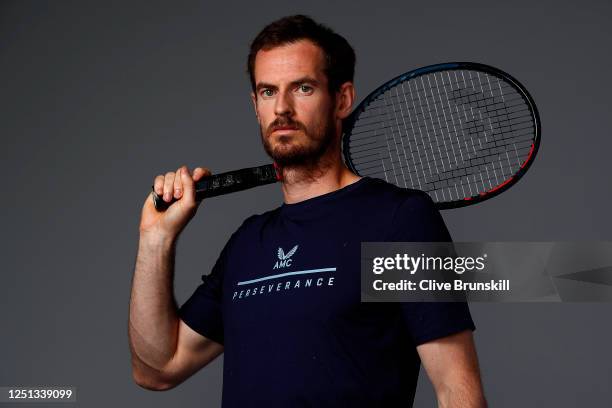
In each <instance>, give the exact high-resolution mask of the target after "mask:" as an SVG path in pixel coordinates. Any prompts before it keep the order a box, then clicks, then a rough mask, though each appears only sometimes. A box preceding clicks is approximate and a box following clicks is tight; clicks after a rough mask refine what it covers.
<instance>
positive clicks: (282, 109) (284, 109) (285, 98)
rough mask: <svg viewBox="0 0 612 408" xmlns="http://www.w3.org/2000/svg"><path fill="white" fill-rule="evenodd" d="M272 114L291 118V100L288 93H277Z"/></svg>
mask: <svg viewBox="0 0 612 408" xmlns="http://www.w3.org/2000/svg"><path fill="white" fill-rule="evenodd" d="M274 113H275V114H276V115H278V116H291V115H292V114H293V99H292V98H291V95H290V93H287V92H279V93H278V94H277V96H276V100H275V104H274Z"/></svg>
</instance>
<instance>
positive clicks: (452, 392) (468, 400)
mask: <svg viewBox="0 0 612 408" xmlns="http://www.w3.org/2000/svg"><path fill="white" fill-rule="evenodd" d="M436 394H437V398H438V407H439V408H486V407H487V402H486V400H485V398H484V393H483V391H482V386H481V384H480V381H478V380H477V379H473V380H468V381H465V380H463V381H461V380H458V381H455V382H454V383H452V384H449V385H447V386H443V387H440V389H439V390H436Z"/></svg>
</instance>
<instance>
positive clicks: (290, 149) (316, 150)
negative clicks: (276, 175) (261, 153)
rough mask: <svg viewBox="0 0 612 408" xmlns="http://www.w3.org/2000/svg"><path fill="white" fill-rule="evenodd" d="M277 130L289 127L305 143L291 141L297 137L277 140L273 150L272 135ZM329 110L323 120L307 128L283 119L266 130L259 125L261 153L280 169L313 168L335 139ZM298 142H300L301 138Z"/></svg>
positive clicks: (278, 119) (332, 120) (291, 120)
mask: <svg viewBox="0 0 612 408" xmlns="http://www.w3.org/2000/svg"><path fill="white" fill-rule="evenodd" d="M279 127H292V128H294V129H296V130H297V131H299V132H300V133H303V136H305V139H306V140H305V141H304V142H303V143H300V142H301V140H297V141H296V140H295V139H296V138H297V136H293V135H292V136H280V137H279V138H278V141H277V143H276V144H275V145H274V146H273V145H272V142H271V139H272V136H271V135H272V133H273V132H274V130H276V129H277V128H279ZM335 131H336V129H335V126H334V115H333V110H332V109H330V111H329V112H328V113H327V115H326V117H325V118H324V120H323V121H322V122H321V123H320V124H317V125H314V126H312V127H311V128H308V127H306V126H305V125H304V124H303V123H301V122H299V121H295V120H293V119H291V118H289V117H287V116H280V117H278V118H276V119H275V120H274V121H273V122H272V123H270V125H269V126H268V127H267V129H265V130H264V129H263V127H262V126H261V125H260V133H261V141H262V143H263V147H264V150H265V151H266V153H267V154H268V156H270V158H272V160H274V162H275V163H276V164H278V165H279V166H280V167H287V168H291V167H317V165H319V164H320V162H321V159H322V158H323V157H324V156H325V154H326V152H327V151H328V149H329V147H330V146H331V145H332V142H333V141H334V139H335V133H336V132H335ZM300 139H302V140H303V139H304V137H301V138H300Z"/></svg>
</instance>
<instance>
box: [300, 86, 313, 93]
mask: <svg viewBox="0 0 612 408" xmlns="http://www.w3.org/2000/svg"><path fill="white" fill-rule="evenodd" d="M298 90H299V91H300V92H301V93H305V94H309V93H312V91H313V90H314V89H313V87H312V86H310V85H300V86H299V88H298Z"/></svg>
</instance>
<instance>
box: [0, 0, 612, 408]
mask: <svg viewBox="0 0 612 408" xmlns="http://www.w3.org/2000/svg"><path fill="white" fill-rule="evenodd" d="M297 12H301V13H306V14H310V15H312V16H313V17H315V18H317V19H319V20H320V21H322V22H324V23H327V24H329V25H330V26H332V27H333V28H334V29H336V30H337V31H339V32H340V33H342V34H343V35H345V36H346V37H347V38H348V39H349V41H350V42H351V43H352V44H353V46H354V47H355V49H356V51H357V54H358V66H357V74H356V85H357V90H358V100H361V99H362V98H363V97H364V96H365V95H366V94H367V93H368V92H369V91H371V90H372V89H373V88H374V87H376V86H377V85H379V84H380V83H381V82H383V81H385V80H387V79H389V78H391V77H393V76H395V75H397V74H399V73H401V72H403V71H407V70H410V69H414V68H417V67H420V66H424V65H428V64H432V63H437V62H444V61H452V60H468V61H469V60H472V61H477V62H482V63H486V64H490V65H493V66H497V67H500V68H502V69H504V70H506V71H508V72H510V73H511V74H512V75H514V76H515V77H517V78H518V79H519V80H520V81H521V82H523V83H524V84H525V86H526V87H527V88H528V89H529V90H530V91H531V93H532V95H533V97H534V98H535V100H536V102H537V104H538V106H539V108H540V114H541V118H542V123H543V127H542V129H543V140H542V147H541V150H540V153H539V157H538V158H537V159H536V161H535V164H534V166H533V167H532V169H531V170H530V172H529V173H528V174H527V176H526V177H525V178H524V179H523V180H521V181H520V182H519V183H518V184H517V185H516V186H515V187H513V188H512V189H511V190H509V191H508V192H506V193H504V194H503V195H501V196H499V197H496V198H494V199H492V200H489V201H487V202H485V203H482V204H479V205H477V206H473V207H468V208H463V209H458V210H451V211H446V212H444V213H443V216H444V219H445V220H446V222H447V225H448V227H449V229H450V231H451V234H452V236H453V238H454V239H455V240H457V241H485V240H489V241H588V240H610V239H611V238H612V235H611V231H612V221H611V219H610V216H609V205H610V204H609V202H610V199H611V198H612V194H611V189H610V183H609V176H610V170H609V157H610V149H611V148H612V141H611V140H612V139H611V138H610V129H611V128H612V119H611V115H610V111H611V108H612V106H611V105H612V104H611V103H610V95H611V94H612V84H610V82H609V81H608V78H609V70H610V68H609V67H610V62H611V55H610V52H609V51H608V49H609V46H610V43H611V39H612V35H611V34H612V26H611V25H610V24H609V21H610V19H611V18H612V3H609V2H606V1H603V0H602V1H582V2H580V3H579V4H578V3H575V4H574V3H569V2H566V3H563V2H558V1H556V2H554V1H550V2H545V3H544V2H542V3H538V2H534V1H522V2H516V1H513V2H504V3H501V2H496V1H490V0H489V1H478V2H470V1H448V0H441V1H435V2H408V1H401V2H400V1H398V2H388V1H384V0H379V1H376V2H371V1H351V2H346V3H340V2H333V1H310V2H308V3H304V4H302V5H299V6H298V5H292V4H290V2H286V1H282V2H281V1H278V2H252V3H246V2H244V3H239V2H232V1H225V2H220V3H214V4H213V3H212V2H203V1H202V2H195V1H191V2H185V1H177V2H160V1H155V2H153V1H138V2H134V1H125V2H118V1H117V2H113V1H104V2H86V1H72V2H68V1H53V2H51V1H49V2H43V1H7V0H4V1H2V2H0V73H1V75H0V117H1V120H0V135H1V137H2V148H1V150H0V154H1V157H2V161H1V168H2V181H3V185H2V200H1V201H0V203H1V206H2V211H1V212H0V217H2V224H1V225H2V246H1V248H2V255H1V256H2V283H1V284H0V296H1V299H2V300H1V302H2V303H1V304H2V307H1V308H0V321H1V322H2V327H1V328H0V346H1V347H0V386H9V385H69V386H76V387H77V403H76V404H73V406H75V405H76V406H82V407H108V406H149V407H166V406H181V407H202V406H212V407H214V406H219V404H220V400H221V387H222V364H223V359H222V358H219V359H218V360H216V361H215V362H214V363H212V364H211V365H210V366H209V367H207V368H205V369H204V370H202V371H200V372H199V373H197V374H196V375H195V376H193V377H192V378H190V379H189V380H187V381H186V382H185V383H183V384H182V385H180V386H179V387H178V388H175V389H173V390H170V391H167V392H163V393H160V392H152V391H147V390H144V389H141V388H139V387H138V386H137V385H135V384H134V383H133V382H132V379H131V371H130V362H129V349H128V341H127V313H128V302H129V294H130V285H131V278H132V270H133V264H134V259H135V254H136V248H137V240H138V220H139V213H140V208H141V205H142V202H143V200H144V199H145V196H146V195H147V194H148V192H149V188H150V185H151V183H152V180H153V178H154V176H155V175H157V174H158V173H161V172H165V171H168V170H174V169H176V168H177V167H178V166H180V165H182V164H187V165H188V166H190V167H193V166H195V165H204V166H207V167H209V168H211V169H212V170H213V171H226V170H231V169H235V168H241V167H247V166H250V165H258V164H263V163H266V162H267V160H266V157H265V154H264V153H263V150H262V148H261V147H260V141H259V134H258V129H257V124H256V121H255V118H254V114H253V111H252V106H251V101H250V99H249V96H248V92H249V88H248V81H247V77H246V74H245V58H246V54H247V48H248V44H249V41H250V40H251V39H252V37H253V36H254V35H255V34H256V32H257V31H258V30H259V29H260V28H262V27H263V25H265V24H266V23H268V22H269V21H271V20H273V19H275V18H277V17H280V16H283V15H287V14H295V13H297ZM281 200H282V196H281V194H280V190H279V186H278V185H272V186H266V187H262V188H259V189H254V190H251V191H247V192H242V193H238V194H235V195H232V196H227V197H222V198H216V199H211V200H208V201H207V202H205V203H204V204H203V205H202V206H201V207H200V210H199V212H198V214H197V216H196V218H194V219H193V221H192V222H191V224H190V225H189V226H188V227H187V229H186V230H185V231H184V233H183V235H182V236H181V239H180V242H179V246H178V253H177V264H176V276H175V293H176V298H177V302H178V303H179V304H182V303H183V302H184V301H185V300H186V299H187V297H188V296H189V295H191V293H192V292H193V290H194V289H195V287H196V286H197V285H198V284H199V282H200V276H201V275H202V274H205V273H208V271H209V270H210V267H211V266H212V264H213V263H214V261H215V259H216V257H217V255H218V253H219V251H220V249H221V248H222V246H223V245H224V243H225V241H226V240H227V238H228V237H229V235H230V234H231V233H232V232H233V231H234V230H235V229H236V228H237V227H238V226H239V225H240V223H241V222H242V220H243V219H244V218H246V217H247V216H248V215H250V214H252V213H260V212H263V211H265V210H267V209H270V208H273V207H276V206H278V205H280V203H281ZM471 310H472V313H473V317H474V320H475V322H476V326H477V330H476V332H475V339H476V343H477V347H478V353H479V358H480V364H481V370H482V375H483V379H484V386H485V391H486V396H487V399H488V401H489V404H490V406H491V407H517V406H522V407H591V406H608V405H609V404H610V403H611V400H612V392H611V391H610V390H609V388H608V386H609V384H610V383H612V369H611V367H612V356H611V355H610V352H609V344H610V343H612V326H611V325H610V312H611V311H612V304H609V303H553V304H545V303H523V304H519V303H510V304H492V303H489V304H487V303H485V304H472V305H471ZM262 370H265V367H262ZM296 380H297V381H299V379H296ZM28 405H30V404H20V405H19V406H28ZM435 405H436V404H435V396H434V393H433V389H432V387H431V385H430V383H429V381H428V379H427V377H426V375H425V373H424V371H423V370H421V376H420V379H419V385H418V390H417V395H416V399H415V406H416V407H433V406H435ZM31 406H41V405H40V404H31Z"/></svg>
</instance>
